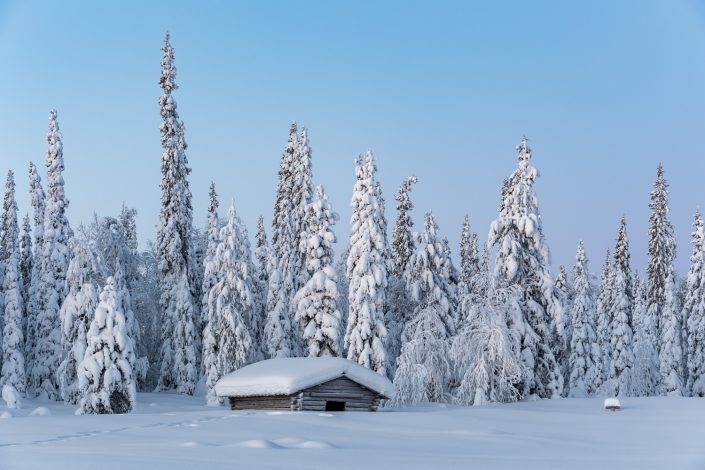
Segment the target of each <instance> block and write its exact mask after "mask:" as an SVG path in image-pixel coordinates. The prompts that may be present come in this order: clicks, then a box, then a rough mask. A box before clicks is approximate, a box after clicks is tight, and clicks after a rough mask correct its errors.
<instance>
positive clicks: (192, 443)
mask: <svg viewBox="0 0 705 470" xmlns="http://www.w3.org/2000/svg"><path fill="white" fill-rule="evenodd" d="M181 447H201V443H200V442H196V441H187V442H184V443H182V444H181Z"/></svg>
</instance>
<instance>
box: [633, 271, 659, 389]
mask: <svg viewBox="0 0 705 470" xmlns="http://www.w3.org/2000/svg"><path fill="white" fill-rule="evenodd" d="M633 289H634V308H633V309H632V329H633V330H634V372H633V374H632V390H633V392H634V395H635V396H638V397H648V396H653V395H655V394H656V391H657V389H658V383H659V379H660V377H661V373H660V372H659V358H658V350H657V347H658V342H659V341H658V336H657V333H656V324H655V323H654V318H653V317H651V316H650V315H647V314H646V308H647V307H646V285H645V284H644V282H643V281H642V280H641V279H640V278H639V275H638V272H637V273H635V275H634V284H633Z"/></svg>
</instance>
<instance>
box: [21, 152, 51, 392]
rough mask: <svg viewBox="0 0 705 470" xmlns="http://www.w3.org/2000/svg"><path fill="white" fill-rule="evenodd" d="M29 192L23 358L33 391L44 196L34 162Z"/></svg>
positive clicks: (30, 169)
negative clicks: (30, 223)
mask: <svg viewBox="0 0 705 470" xmlns="http://www.w3.org/2000/svg"><path fill="white" fill-rule="evenodd" d="M29 192H30V196H31V201H32V211H33V222H34V230H33V232H34V254H33V263H32V275H31V277H30V283H29V299H28V301H27V337H26V338H25V359H26V365H27V380H28V383H27V388H28V390H30V391H34V389H35V388H36V384H35V383H34V374H33V369H34V363H35V359H36V349H37V318H38V316H39V312H40V311H41V310H43V306H42V304H41V299H40V298H39V284H40V282H41V276H42V264H43V263H42V260H43V259H44V252H43V249H44V212H45V206H46V196H45V194H44V189H43V188H42V178H41V176H39V172H38V171H37V167H36V165H35V164H34V163H32V162H30V163H29Z"/></svg>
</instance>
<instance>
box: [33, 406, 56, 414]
mask: <svg viewBox="0 0 705 470" xmlns="http://www.w3.org/2000/svg"><path fill="white" fill-rule="evenodd" d="M29 415H30V416H50V415H51V411H49V408H47V407H46V406H38V407H36V408H35V409H33V410H32V412H31V413H30V414H29Z"/></svg>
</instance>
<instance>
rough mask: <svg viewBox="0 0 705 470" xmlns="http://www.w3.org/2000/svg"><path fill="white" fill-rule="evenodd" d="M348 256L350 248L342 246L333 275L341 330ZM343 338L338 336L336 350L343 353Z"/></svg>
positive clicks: (345, 315)
mask: <svg viewBox="0 0 705 470" xmlns="http://www.w3.org/2000/svg"><path fill="white" fill-rule="evenodd" d="M349 254H350V247H349V246H344V247H343V251H342V252H341V253H340V254H339V255H338V261H337V262H336V263H335V275H336V278H337V280H338V311H339V312H340V324H341V325H342V328H345V326H346V325H347V324H348V311H349V307H348V305H349V302H348V294H349V289H348V274H347V273H348V255H349ZM342 328H341V330H342ZM341 333H342V332H341ZM344 337H345V335H344V334H340V335H339V340H340V346H339V348H338V350H339V351H341V352H343V351H344V350H345V348H344V343H343V339H344ZM400 337H401V333H400ZM395 360H396V358H395Z"/></svg>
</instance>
